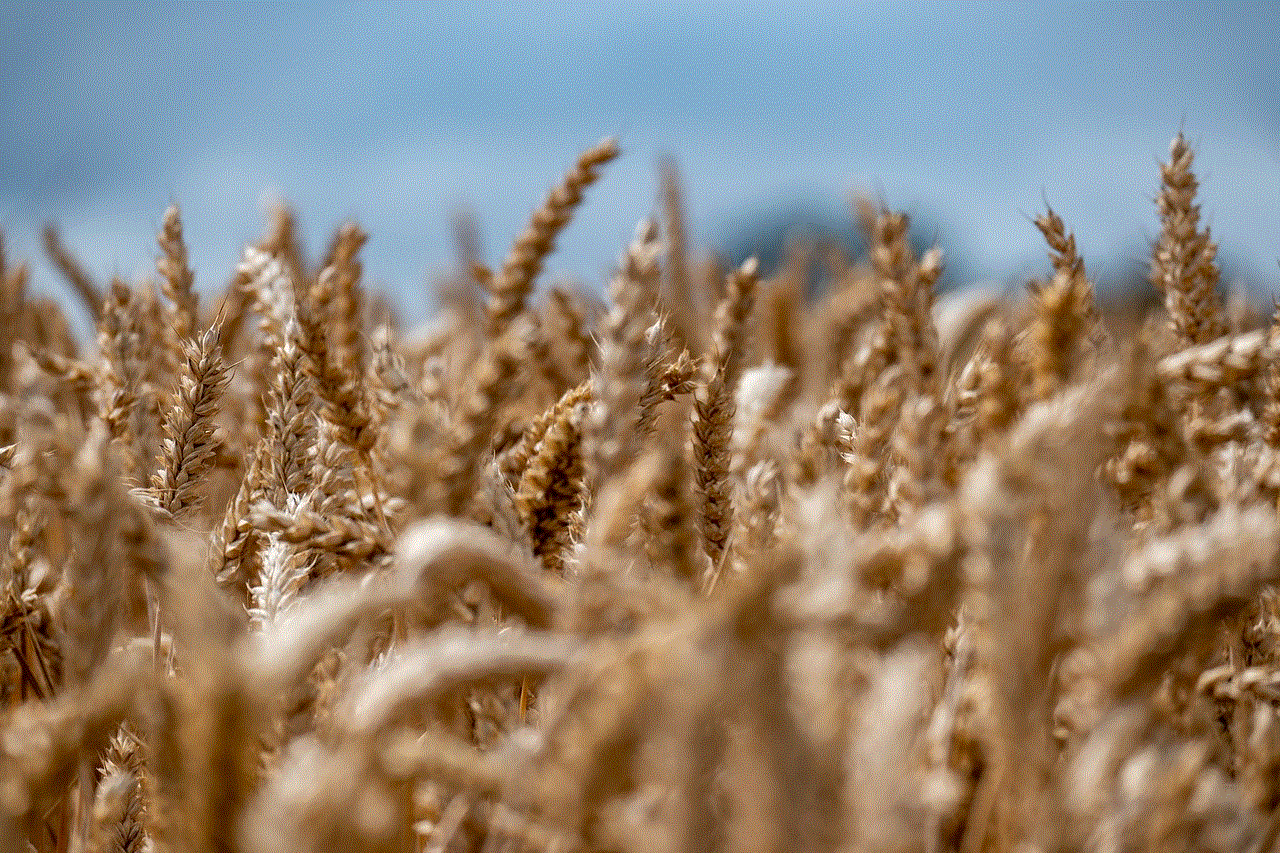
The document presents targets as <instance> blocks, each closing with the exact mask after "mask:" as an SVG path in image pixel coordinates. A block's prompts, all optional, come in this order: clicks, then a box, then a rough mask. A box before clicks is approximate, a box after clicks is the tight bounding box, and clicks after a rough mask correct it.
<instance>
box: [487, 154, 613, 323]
mask: <svg viewBox="0 0 1280 853" xmlns="http://www.w3.org/2000/svg"><path fill="white" fill-rule="evenodd" d="M618 153H619V151H618V143H617V141H616V140H614V139H606V140H604V141H602V142H600V143H599V144H597V145H595V146H593V147H591V148H588V149H587V150H586V151H584V152H583V153H582V154H581V155H580V156H579V157H578V162H577V163H576V164H574V167H573V169H572V170H570V172H569V174H567V175H565V177H564V180H563V181H562V182H561V183H560V186H558V187H556V188H555V189H554V190H552V191H551V194H550V195H549V196H547V200H546V202H545V203H544V204H543V205H542V207H540V208H539V209H538V210H537V211H536V212H535V213H534V214H533V218H532V219H531V220H530V221H529V225H528V227H527V228H525V230H524V233H522V234H521V235H520V237H519V238H517V239H516V242H515V245H513V246H512V247H511V253H510V254H509V255H507V259H506V261H504V262H503V264H502V269H501V270H499V272H498V273H497V275H495V276H494V277H493V281H492V282H490V284H489V305H488V317H489V325H488V332H489V337H490V339H496V338H499V337H501V336H502V334H503V333H504V332H506V330H507V328H508V327H509V326H510V325H511V323H512V321H514V320H515V318H516V317H517V316H518V315H519V314H520V313H521V312H522V311H524V309H525V303H526V302H527V301H528V298H529V294H530V293H531V292H532V290H533V283H534V280H535V279H536V278H537V277H538V273H539V272H541V270H542V264H543V262H544V261H545V260H546V258H547V256H548V255H549V254H551V250H552V249H553V248H554V247H555V241H556V237H558V236H559V234H560V232H561V231H563V230H564V228H565V226H566V225H568V224H569V220H570V218H571V217H572V216H573V211H574V209H575V208H577V206H578V205H579V204H581V203H582V194H583V191H585V190H586V188H587V187H589V186H591V185H592V184H593V183H595V182H596V179H597V178H598V177H599V172H600V168H601V167H602V166H604V165H605V164H606V163H608V162H609V161H610V160H612V159H614V158H615V157H617V156H618Z"/></svg>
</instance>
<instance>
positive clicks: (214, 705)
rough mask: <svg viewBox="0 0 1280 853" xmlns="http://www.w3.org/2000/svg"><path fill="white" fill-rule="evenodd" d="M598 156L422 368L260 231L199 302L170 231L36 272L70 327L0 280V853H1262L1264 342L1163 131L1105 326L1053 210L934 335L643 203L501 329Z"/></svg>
mask: <svg viewBox="0 0 1280 853" xmlns="http://www.w3.org/2000/svg"><path fill="white" fill-rule="evenodd" d="M618 153H619V149H618V146H617V144H616V143H615V142H614V141H612V140H606V141H604V142H602V143H600V144H598V145H596V146H594V147H592V148H590V149H588V150H586V151H585V152H584V153H583V154H582V155H581V157H580V158H579V159H578V161H577V163H576V164H574V165H573V166H572V168H571V169H570V171H569V172H568V173H567V175H566V176H565V177H564V179H563V181H562V182H561V183H560V184H559V185H557V186H556V187H555V189H554V190H553V191H552V192H551V193H550V194H549V196H548V197H547V199H546V200H545V203H543V204H542V206H541V207H539V208H538V209H537V210H536V212H535V213H534V214H533V216H532V218H531V219H530V221H529V224H528V227H527V229H526V230H525V231H524V232H523V233H522V234H520V235H519V237H518V238H517V239H516V240H515V241H514V244H513V246H512V248H511V250H510V253H509V255H508V256H507V259H506V261H505V262H504V263H503V264H502V265H501V267H500V268H496V269H489V268H486V267H485V266H484V265H482V264H480V263H478V262H476V260H475V258H474V257H463V258H462V259H461V263H460V265H459V266H460V268H461V271H460V272H459V273H458V274H457V275H455V276H454V277H453V278H451V279H450V280H449V281H448V282H447V283H446V285H445V287H443V288H442V292H441V296H440V308H439V312H438V315H437V316H436V317H435V318H434V320H433V321H432V323H431V324H430V325H429V326H428V327H427V328H426V330H425V331H422V332H420V333H416V334H410V333H408V332H407V331H406V330H404V329H402V328H401V327H400V326H399V325H398V324H397V322H396V320H395V317H394V312H393V311H391V310H390V309H389V308H388V306H387V305H386V303H385V302H382V301H380V300H379V298H378V297H377V296H376V294H373V293H370V292H367V291H366V289H365V286H364V285H363V283H362V278H363V271H362V265H361V260H360V252H361V247H362V245H363V244H364V242H365V240H366V235H365V233H364V232H363V231H362V230H361V229H360V227H359V226H358V225H356V224H346V225H344V226H342V227H341V228H340V229H339V230H338V231H337V233H336V234H335V235H334V238H333V240H332V243H331V245H330V246H329V248H328V250H327V252H326V253H325V254H324V256H323V258H321V259H319V260H318V261H315V260H312V259H308V258H306V257H303V253H302V252H301V251H300V249H299V248H298V240H297V236H296V233H295V221H294V218H293V214H292V212H291V211H290V210H289V209H287V208H281V209H279V211H278V212H277V215H276V216H275V218H274V221H272V222H270V223H269V227H268V229H267V234H266V236H265V237H264V238H263V239H262V240H261V242H259V243H257V244H255V245H251V246H248V247H247V248H245V250H244V254H243V258H242V261H241V263H240V265H239V267H238V269H237V273H236V276H235V279H234V281H232V282H231V283H230V284H229V285H228V286H227V287H226V288H225V291H223V292H221V293H220V294H218V295H217V298H210V297H209V295H208V294H210V293H215V292H216V290H217V289H216V288H206V287H204V286H203V285H202V287H201V288H200V289H199V290H198V289H197V288H196V287H195V283H194V276H193V274H192V271H191V268H190V264H189V262H188V257H187V248H186V244H185V242H184V237H183V228H182V220H181V216H180V213H179V211H178V209H177V208H176V207H171V208H170V209H169V210H167V211H166V212H165V214H164V219H163V228H162V230H161V232H160V233H159V234H158V236H157V242H158V252H157V257H158V260H157V263H156V275H155V277H154V279H153V280H149V281H140V282H135V283H128V282H124V281H121V280H119V279H116V280H113V281H111V282H109V283H107V284H103V283H101V282H98V281H95V280H94V279H93V277H92V276H91V275H89V274H87V273H86V272H85V271H84V268H83V267H82V266H81V264H80V262H79V261H78V260H77V259H76V256H75V254H74V248H73V247H67V246H64V245H63V243H62V241H61V239H60V237H59V235H58V234H57V233H56V232H55V231H53V230H50V231H48V232H47V233H46V235H45V242H46V248H47V250H48V254H49V256H50V258H51V259H52V260H53V261H54V262H55V264H56V265H57V267H58V268H59V269H60V270H61V272H62V273H63V274H64V276H65V278H66V279H67V281H68V282H69V284H70V285H71V286H72V290H73V291H74V293H75V294H76V295H77V296H78V297H79V302H80V303H81V304H80V305H79V306H76V307H75V308H74V309H72V308H68V307H64V306H61V305H59V304H57V303H56V302H54V301H51V300H49V299H45V298H33V297H31V296H30V295H28V292H27V285H28V267H27V266H26V265H25V264H24V263H23V262H22V261H20V260H16V259H13V258H4V257H3V254H2V253H0V300H2V301H3V305H2V306H0V323H3V324H4V328H3V331H0V392H2V395H3V396H0V447H2V449H0V463H2V464H3V468H2V469H0V535H2V536H3V540H2V541H3V543H4V545H3V558H2V559H3V563H2V565H0V578H2V582H3V620H2V622H0V625H2V626H3V632H2V634H0V636H2V638H3V655H2V656H0V691H2V697H3V698H2V700H0V706H2V707H3V712H2V716H0V850H3V851H15V853H64V851H73V853H82V851H91V852H92V853H139V851H156V853H168V852H169V851H172V853H233V851H234V853H295V851H296V853H322V851H323V852H324V853H374V851H386V852H387V853H416V851H438V852H439V853H446V851H447V852H448V853H462V852H463V851H516V850H519V851H566V853H567V851H581V853H594V852H595V851H599V853H605V851H620V852H621V851H636V852H637V853H639V851H646V853H695V851H697V853H702V851H721V850H723V851H732V853H783V851H796V853H801V852H802V851H813V853H818V852H819V851H851V852H852V851H866V853H915V852H916V851H919V853H945V851H963V853H1001V852H1002V851H1008V853H1014V852H1015V851H1016V853H1031V851H1041V853H1058V851H1062V853H1067V851H1098V853H1121V851H1139V850H1141V851H1183V850H1187V851H1190V850H1195V851H1249V853H1268V852H1269V851H1274V850H1277V849H1280V847H1278V839H1280V810H1278V806H1280V716H1278V714H1277V712H1278V710H1280V622H1278V621H1277V616H1278V609H1280V607H1278V603H1277V595H1276V589H1275V583H1276V581H1277V580H1278V579H1280V519H1277V498H1278V497H1280V455H1278V451H1280V362H1278V361H1277V356H1278V355H1280V320H1277V319H1273V320H1272V321H1271V322H1270V323H1267V322H1266V320H1265V318H1261V319H1259V318H1257V317H1255V316H1254V315H1252V314H1251V313H1250V312H1249V311H1248V310H1246V307H1241V306H1240V305H1236V304H1233V303H1231V302H1230V301H1228V300H1225V299H1224V298H1223V296H1222V295H1221V292H1220V287H1219V281H1218V279H1219V270H1218V266H1217V264H1216V260H1215V256H1216V251H1217V249H1216V243H1215V242H1214V238H1213V237H1212V236H1211V235H1210V233H1209V229H1208V228H1207V226H1205V225H1204V224H1203V223H1202V221H1201V216H1200V211H1199V208H1198V205H1197V202H1196V191H1197V181H1196V178H1195V176H1194V172H1193V157H1194V153H1193V151H1192V149H1191V148H1190V147H1189V146H1188V144H1187V143H1186V142H1185V141H1184V139H1183V137H1182V136H1181V135H1179V136H1178V137H1177V138H1176V139H1175V140H1174V141H1173V143H1172V145H1171V146H1170V149H1169V157H1168V160H1167V162H1165V163H1164V164H1162V165H1161V166H1160V172H1159V175H1158V176H1157V175H1153V176H1152V184H1153V186H1155V187H1156V210H1155V212H1154V216H1153V221H1158V223H1159V228H1160V231H1159V236H1158V238H1157V239H1156V240H1155V242H1154V245H1153V247H1152V257H1151V266H1150V282H1151V285H1152V287H1153V288H1154V292H1155V293H1156V294H1158V295H1159V297H1160V299H1161V303H1160V304H1159V305H1158V307H1157V308H1156V309H1155V310H1154V311H1152V312H1149V314H1148V315H1144V316H1139V317H1130V318H1128V319H1127V320H1123V321H1122V320H1118V319H1116V318H1114V317H1110V316H1108V315H1107V312H1105V311H1103V310H1101V309H1100V307H1099V305H1098V304H1097V300H1096V297H1095V293H1094V290H1093V284H1092V281H1091V278H1090V275H1089V272H1088V270H1087V268H1086V266H1085V263H1084V260H1083V259H1082V258H1081V257H1080V254H1079V252H1078V251H1077V247H1076V242H1075V239H1074V237H1073V236H1072V234H1071V232H1070V231H1069V230H1068V227H1067V224H1066V223H1064V222H1063V220H1062V219H1061V218H1060V217H1059V216H1058V215H1057V214H1055V213H1054V212H1053V211H1052V210H1049V209H1046V210H1045V211H1044V212H1043V213H1042V214H1041V215H1040V216H1038V217H1037V218H1036V219H1035V220H1034V224H1035V226H1036V227H1038V229H1039V231H1040V232H1041V235H1042V237H1043V240H1044V242H1045V244H1046V245H1047V249H1048V259H1047V261H1046V263H1045V266H1044V272H1043V277H1042V278H1041V279H1040V280H1039V281H1036V282H1033V283H1032V284H1031V285H1030V286H1029V287H1028V288H1027V289H1026V291H1025V293H1019V294H1015V295H1013V296H1011V297H1008V298H1005V299H1000V300H996V299H988V300H983V299H973V300H970V301H969V302H968V303H966V304H963V305H961V306H960V310H948V311H945V312H944V311H942V310H941V309H942V308H943V307H944V306H942V305H940V304H938V300H937V299H936V298H935V292H934V285H935V283H936V281H937V279H938V276H939V274H940V273H941V271H942V264H943V255H942V253H941V251H940V250H938V249H932V250H930V251H928V252H925V253H923V254H922V255H920V256H917V255H916V253H915V252H914V251H913V249H912V247H911V243H910V242H909V240H908V226H909V223H908V220H907V217H906V216H904V215H903V214H900V213H896V212H894V211H891V210H888V209H885V208H884V207H883V206H880V205H876V204H873V203H863V204H862V205H861V206H859V207H858V209H857V211H856V214H855V215H856V217H857V218H858V220H859V221H860V224H861V226H862V228H863V229H864V230H865V233H866V235H867V238H868V243H869V245H870V247H871V248H870V251H869V253H868V256H867V257H864V258H847V257H844V256H842V255H840V254H839V253H838V252H835V251H831V250H829V248H827V247H822V246H815V245H804V244H799V243H798V244H796V245H794V246H793V247H792V249H791V252H790V257H789V259H788V260H787V262H786V263H785V264H784V265H783V267H782V268H781V269H780V270H777V271H771V272H770V275H769V277H765V276H764V275H763V271H762V270H760V269H759V268H758V267H757V265H756V264H755V263H754V262H753V261H748V262H746V263H744V264H743V265H741V266H740V267H738V268H736V269H731V270H723V269H720V268H718V266H717V264H716V263H715V262H714V261H713V260H709V259H706V258H704V257H702V256H701V254H700V253H699V252H698V251H697V250H696V249H695V248H694V247H691V246H689V245H687V243H686V237H685V233H686V228H685V225H684V222H683V219H682V201H681V193H680V185H679V180H678V178H677V176H676V175H675V173H674V171H671V170H669V171H668V172H667V173H666V174H665V175H664V184H663V187H664V192H663V198H662V205H661V206H662V216H661V217H660V219H661V221H660V222H655V221H644V222H641V223H640V224H639V226H638V227H637V228H636V230H635V237H634V239H633V241H632V242H631V243H630V245H628V246H626V247H625V248H623V250H622V252H621V255H620V257H619V259H618V262H617V265H616V274H615V275H614V277H613V279H612V280H611V281H610V283H609V285H608V289H607V294H606V298H605V300H603V301H601V300H600V299H598V298H597V297H596V296H594V295H593V294H591V293H589V292H579V291H576V290H573V289H567V288H559V287H552V288H541V287H539V286H538V281H539V277H540V273H541V271H542V268H543V265H544V262H545V261H546V259H547V257H548V256H549V254H550V253H551V252H552V251H553V250H554V246H555V243H556V239H557V236H558V235H559V234H560V233H561V232H562V230H563V229H564V228H566V227H567V226H569V224H570V220H571V218H572V216H573V213H574V211H575V209H576V208H577V207H578V206H579V205H580V204H582V203H583V202H584V196H585V195H587V194H588V191H589V188H590V186H591V184H593V183H594V182H595V181H596V180H597V179H598V178H600V177H601V175H602V174H603V172H604V171H605V170H606V169H607V167H608V164H609V162H610V161H611V160H613V159H614V158H615V157H616V156H617V155H618ZM188 203H189V204H199V200H198V199H191V200H189V201H188ZM1028 232H1029V233H1028V235H1027V237H1028V239H1029V240H1031V239H1038V238H1036V236H1035V234H1034V232H1033V231H1032V230H1031V228H1030V227H1029V228H1028ZM464 242H465V241H464ZM815 261H816V262H817V266H818V267H819V268H821V269H822V270H823V271H824V272H823V278H824V280H823V282H822V283H821V287H820V288H818V291H817V295H813V296H811V295H810V290H809V286H808V285H809V282H808V278H807V276H808V271H809V270H810V269H812V268H813V267H814V265H815ZM206 284H208V283H206ZM200 291H204V293H203V294H202V293H200ZM201 295H204V296H205V298H204V299H201V298H200V296H201ZM952 307H954V306H952ZM70 310H76V311H80V310H83V311H87V312H88V313H89V314H90V315H91V317H92V319H93V323H94V328H95V329H96V340H95V341H93V342H92V343H91V344H90V345H86V343H85V342H83V341H80V340H78V339H77V337H76V335H75V334H74V333H73V332H72V331H71V328H72V324H71V323H70V322H69V321H68V319H67V312H68V311H70ZM944 314H945V315H946V317H947V320H946V322H943V320H942V317H943V315H944Z"/></svg>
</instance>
